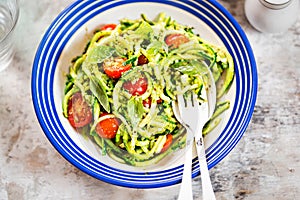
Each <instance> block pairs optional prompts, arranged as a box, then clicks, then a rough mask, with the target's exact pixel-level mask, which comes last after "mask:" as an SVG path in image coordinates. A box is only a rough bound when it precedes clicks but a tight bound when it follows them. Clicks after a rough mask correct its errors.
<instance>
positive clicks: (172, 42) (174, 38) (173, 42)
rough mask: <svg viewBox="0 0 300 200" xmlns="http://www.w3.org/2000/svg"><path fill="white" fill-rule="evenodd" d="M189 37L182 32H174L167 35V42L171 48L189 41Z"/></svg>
mask: <svg viewBox="0 0 300 200" xmlns="http://www.w3.org/2000/svg"><path fill="white" fill-rule="evenodd" d="M188 41H189V38H187V37H186V36H185V35H183V34H181V33H173V34H170V35H167V36H166V37H165V42H166V44H167V45H168V46H169V47H171V48H178V47H179V46H180V45H181V44H184V43H187V42H188Z"/></svg>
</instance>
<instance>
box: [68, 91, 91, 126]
mask: <svg viewBox="0 0 300 200" xmlns="http://www.w3.org/2000/svg"><path fill="white" fill-rule="evenodd" d="M92 116H93V115H92V109H91V108H90V106H89V105H88V104H87V103H86V101H85V100H84V99H83V97H82V95H81V93H80V92H77V93H75V94H74V95H73V96H72V97H71V99H70V100H69V103H68V120H69V122H70V124H71V125H72V126H73V127H74V128H80V127H84V126H85V125H87V124H89V123H91V121H92V118H93V117H92Z"/></svg>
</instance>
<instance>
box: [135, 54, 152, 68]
mask: <svg viewBox="0 0 300 200" xmlns="http://www.w3.org/2000/svg"><path fill="white" fill-rule="evenodd" d="M148 62H149V61H148V58H147V57H146V56H144V55H143V54H142V55H140V56H139V58H138V63H137V64H138V65H144V64H147V63H148Z"/></svg>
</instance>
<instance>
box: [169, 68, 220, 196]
mask: <svg viewBox="0 0 300 200" xmlns="http://www.w3.org/2000/svg"><path fill="white" fill-rule="evenodd" d="M208 73H209V74H208V76H209V77H208V78H209V80H210V81H209V82H210V85H209V86H207V87H206V88H205V89H204V90H203V91H202V92H203V93H202V96H203V97H204V98H205V97H207V98H205V99H207V101H205V102H203V103H201V105H199V104H198V102H197V99H196V95H195V94H193V93H192V94H191V97H190V98H191V99H190V100H188V101H185V99H184V98H183V95H181V94H179V95H177V105H176V104H173V110H174V113H175V116H176V118H177V119H178V121H179V122H180V123H181V124H182V125H183V126H184V127H185V128H186V129H187V139H186V157H185V163H184V170H183V176H182V183H181V188H180V191H179V197H178V200H183V199H185V200H187V199H193V194H192V184H191V181H192V177H191V173H192V172H191V166H192V148H191V146H192V145H191V143H192V142H191V141H192V137H194V138H195V142H196V149H197V155H198V161H199V165H200V171H201V179H202V191H203V199H204V200H215V194H214V191H213V188H212V184H211V181H210V176H209V171H208V166H207V161H206V155H205V147H204V141H203V137H202V129H203V127H204V125H205V124H206V122H207V121H208V120H209V119H210V117H211V116H212V114H213V111H214V108H215V102H216V92H215V84H214V81H213V79H211V78H212V75H211V72H210V71H209V72H208ZM207 90H208V92H207Z"/></svg>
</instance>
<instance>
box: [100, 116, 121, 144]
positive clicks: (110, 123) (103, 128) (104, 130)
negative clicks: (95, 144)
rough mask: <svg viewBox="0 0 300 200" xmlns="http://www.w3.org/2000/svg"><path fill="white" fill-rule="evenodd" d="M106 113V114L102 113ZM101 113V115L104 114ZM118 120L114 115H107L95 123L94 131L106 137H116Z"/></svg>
mask: <svg viewBox="0 0 300 200" xmlns="http://www.w3.org/2000/svg"><path fill="white" fill-rule="evenodd" d="M104 115H107V114H104ZM104 115H102V116H104ZM119 125H120V122H119V120H118V119H117V118H116V117H109V118H106V119H104V120H101V121H100V122H99V123H98V124H97V125H96V133H97V134H98V135H99V136H100V137H102V138H106V139H113V138H115V137H116V134H117V131H118V128H119Z"/></svg>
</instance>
